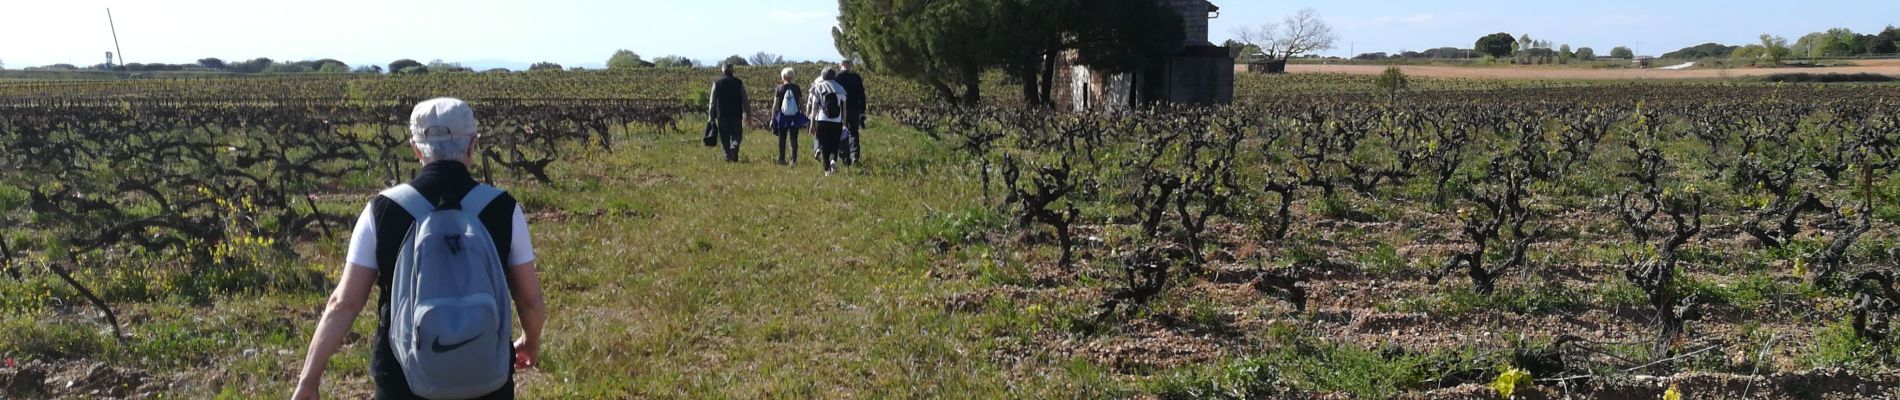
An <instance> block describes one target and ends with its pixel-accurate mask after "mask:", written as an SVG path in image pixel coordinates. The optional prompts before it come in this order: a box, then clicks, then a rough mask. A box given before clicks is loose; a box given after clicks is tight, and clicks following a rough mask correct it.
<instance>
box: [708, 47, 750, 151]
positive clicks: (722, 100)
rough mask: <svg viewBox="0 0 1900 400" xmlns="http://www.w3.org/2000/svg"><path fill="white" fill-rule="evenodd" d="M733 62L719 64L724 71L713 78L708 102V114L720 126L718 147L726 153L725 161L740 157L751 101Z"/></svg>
mask: <svg viewBox="0 0 1900 400" xmlns="http://www.w3.org/2000/svg"><path fill="white" fill-rule="evenodd" d="M732 68H733V67H732V64H726V65H723V66H721V67H720V69H721V72H724V73H725V76H722V77H720V78H719V80H717V81H713V87H712V101H711V102H710V103H711V104H707V105H706V114H707V117H708V118H711V119H712V120H713V123H714V124H715V125H717V127H718V129H719V148H720V149H722V150H724V151H725V153H726V161H729V162H731V161H739V142H740V141H741V140H744V139H745V116H746V113H747V111H750V110H748V108H750V107H751V101H749V100H748V99H746V94H745V81H741V80H739V78H737V77H734V76H732Z"/></svg>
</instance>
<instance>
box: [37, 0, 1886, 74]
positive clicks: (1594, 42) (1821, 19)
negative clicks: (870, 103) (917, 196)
mask: <svg viewBox="0 0 1900 400" xmlns="http://www.w3.org/2000/svg"><path fill="white" fill-rule="evenodd" d="M1215 2H1216V4H1219V5H1220V6H1221V7H1222V8H1223V11H1222V13H1221V16H1220V18H1219V19H1216V20H1214V21H1213V26H1212V27H1211V31H1212V36H1213V38H1212V39H1213V41H1214V42H1216V43H1218V42H1220V41H1221V40H1223V39H1226V38H1227V37H1230V36H1231V34H1232V32H1233V29H1234V28H1235V27H1237V26H1242V25H1259V24H1261V23H1264V22H1268V21H1273V20H1277V19H1279V18H1280V17H1281V16H1283V15H1285V14H1287V13H1290V12H1293V11H1295V10H1298V9H1299V8H1303V7H1312V8H1314V9H1316V10H1318V11H1319V12H1320V14H1321V15H1322V16H1324V17H1325V18H1326V19H1327V20H1328V21H1329V22H1331V23H1332V24H1333V25H1334V27H1335V28H1336V29H1337V31H1338V32H1339V33H1340V36H1341V40H1340V43H1339V48H1338V49H1335V50H1332V51H1329V52H1326V54H1328V55H1342V56H1343V55H1348V52H1349V51H1352V50H1356V51H1357V52H1361V53H1365V52H1373V51H1385V52H1394V51H1400V50H1422V49H1428V48H1434V47H1442V46H1457V47H1469V46H1471V44H1472V42H1474V41H1475V40H1476V39H1477V38H1478V37H1479V36H1482V35H1484V34H1488V33H1494V32H1510V33H1512V34H1514V35H1516V34H1524V33H1529V34H1531V36H1532V37H1533V38H1537V39H1547V40H1552V41H1555V42H1557V43H1568V44H1571V45H1572V46H1574V47H1583V46H1590V47H1595V48H1597V49H1598V53H1599V54H1602V53H1606V52H1607V51H1608V49H1609V48H1610V47H1614V46H1618V45H1628V46H1633V47H1635V46H1639V42H1640V50H1641V52H1643V53H1645V54H1652V55H1653V54H1660V53H1663V52H1667V51H1671V50H1675V49H1677V48H1681V47H1685V46H1690V45H1695V44H1699V43H1703V42H1710V41H1714V42H1721V43H1727V44H1739V43H1745V42H1752V41H1754V40H1755V37H1756V36H1757V35H1759V34H1761V33H1764V32H1765V33H1773V34H1777V35H1781V36H1786V37H1788V38H1789V40H1791V41H1792V40H1793V39H1795V38H1797V37H1799V36H1801V35H1802V34H1805V33H1808V32H1814V31H1819V30H1825V29H1827V28H1830V27H1836V26H1842V27H1847V28H1850V29H1853V30H1855V31H1857V32H1868V31H1878V30H1879V29H1880V28H1882V27H1885V26H1887V25H1890V24H1891V25H1900V1H1826V0H1821V1H1805V2H1798V3H1787V4H1764V3H1760V2H1746V1H1732V0H1731V1H1702V0H1687V1H1682V0H1679V1H1654V0H1652V1H1570V2H1537V1H1514V2H1505V1H1475V0H1452V1H1327V2H1319V1H1306V2H1293V1H1278V0H1215ZM107 7H110V8H112V13H113V16H114V17H115V19H116V20H117V23H118V29H119V41H120V45H121V46H122V48H123V49H124V53H125V55H127V56H130V58H128V59H127V61H130V62H165V63H188V62H192V61H195V60H197V59H199V58H203V57H218V58H223V59H225V60H241V59H249V58H253V57H260V56H261V57H270V58H273V59H278V60H303V59H314V58H326V57H327V58H336V59H340V60H343V61H345V62H349V63H352V64H359V65H360V64H387V63H388V62H390V61H393V60H396V59H398V58H414V59H418V60H422V61H424V62H427V61H429V60H431V59H443V60H447V61H476V60H509V61H516V62H535V61H554V62H558V63H562V64H566V65H585V64H600V63H603V62H604V61H605V60H606V58H607V56H608V55H610V54H612V53H613V51H614V50H615V49H621V48H626V49H632V50H634V51H636V52H639V53H640V54H641V55H642V56H645V57H647V58H649V59H651V58H654V57H659V56H663V55H670V54H677V55H683V56H687V57H692V58H696V59H700V60H702V61H704V60H709V59H718V58H723V57H725V56H727V55H732V54H741V55H749V54H752V53H754V52H758V51H768V52H772V53H778V54H783V55H786V56H787V57H789V58H792V59H836V58H837V57H838V55H837V54H836V51H835V50H834V49H833V48H832V46H831V40H830V34H829V29H830V27H831V26H832V25H833V24H834V23H835V20H836V15H837V2H836V1H835V0H615V1H608V0H540V1H522V0H462V1H451V0H436V1H427V2H418V1H402V0H322V1H310V0H303V1H279V0H167V1H153V0H140V1H124V0H120V1H112V0H59V1H44V0H0V60H4V62H5V63H6V66H7V67H8V68H20V67H24V66H33V65H44V64H52V63H73V64H80V65H87V64H95V63H99V62H101V61H103V60H104V53H105V52H106V51H110V50H112V36H111V33H110V32H109V31H108V29H107V25H106V16H105V9H106V8H107Z"/></svg>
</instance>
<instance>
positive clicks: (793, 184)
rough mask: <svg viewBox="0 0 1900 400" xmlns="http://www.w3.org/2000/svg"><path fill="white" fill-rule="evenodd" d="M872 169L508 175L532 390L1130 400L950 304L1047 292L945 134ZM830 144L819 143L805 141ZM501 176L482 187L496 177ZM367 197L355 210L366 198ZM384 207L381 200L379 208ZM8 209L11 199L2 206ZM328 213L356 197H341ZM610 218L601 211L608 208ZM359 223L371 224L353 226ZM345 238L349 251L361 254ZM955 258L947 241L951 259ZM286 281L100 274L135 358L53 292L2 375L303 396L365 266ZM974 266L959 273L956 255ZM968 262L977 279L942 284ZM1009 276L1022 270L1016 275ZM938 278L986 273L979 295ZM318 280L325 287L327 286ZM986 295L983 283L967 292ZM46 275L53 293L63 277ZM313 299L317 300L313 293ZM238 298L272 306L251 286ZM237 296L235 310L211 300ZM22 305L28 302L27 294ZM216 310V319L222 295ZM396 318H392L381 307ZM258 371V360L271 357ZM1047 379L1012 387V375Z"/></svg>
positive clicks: (1094, 369)
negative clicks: (323, 338)
mask: <svg viewBox="0 0 1900 400" xmlns="http://www.w3.org/2000/svg"><path fill="white" fill-rule="evenodd" d="M870 131H871V132H875V136H873V137H872V138H871V142H870V143H869V145H870V146H869V147H868V148H867V149H866V150H867V151H866V153H867V157H869V158H870V164H869V165H867V166H865V167H862V168H844V169H842V171H841V172H840V173H839V174H837V175H835V176H831V177H825V176H822V174H821V172H820V170H819V168H818V166H817V165H816V163H815V162H812V161H811V160H809V159H806V160H800V161H801V164H800V165H798V166H796V167H784V166H779V165H776V164H775V163H773V162H771V160H772V159H774V158H776V149H775V144H776V143H775V141H774V138H773V137H772V136H771V135H770V134H767V133H763V132H752V134H751V135H750V136H749V137H748V139H750V141H749V142H748V143H747V145H746V147H745V148H744V159H745V160H746V161H745V162H742V163H737V164H729V163H725V162H722V161H720V160H719V159H718V157H717V155H716V154H714V151H713V150H711V149H707V148H704V147H700V146H699V144H698V143H697V142H698V140H697V137H696V136H693V135H691V134H690V133H685V132H651V131H645V132H635V133H633V134H631V135H628V136H627V137H622V138H619V139H618V141H619V142H620V143H621V145H620V146H618V147H617V148H616V150H615V151H614V152H612V153H608V152H604V151H576V152H574V153H570V154H578V155H577V156H574V157H573V158H571V159H564V160H563V161H561V162H560V163H558V164H557V165H556V166H555V168H556V169H555V170H554V176H556V177H558V178H559V179H560V180H561V181H560V182H557V183H556V184H554V185H549V186H541V185H534V184H530V183H524V182H517V181H515V180H514V179H513V178H511V177H507V176H505V175H504V174H498V175H497V176H496V177H497V178H498V179H501V182H498V183H499V184H500V185H501V186H503V187H504V188H506V189H509V190H510V191H511V192H513V193H514V194H515V195H516V196H517V197H518V198H519V199H521V201H522V202H523V204H525V207H526V208H527V210H528V212H529V213H543V212H562V213H563V214H565V217H564V218H557V219H547V220H537V221H535V222H533V223H532V225H531V228H530V229H531V230H532V232H533V234H534V240H535V243H536V249H537V262H538V264H539V266H540V268H541V278H542V282H543V285H544V288H545V290H546V292H547V296H548V297H547V300H548V303H549V307H550V309H551V316H550V321H549V323H548V328H547V333H546V344H544V347H543V349H544V350H543V352H544V353H543V356H544V367H543V368H542V370H540V371H538V372H531V373H526V374H523V375H522V376H520V377H519V381H520V382H521V385H520V388H519V390H520V392H521V393H522V394H523V395H525V396H526V397H530V398H596V397H609V398H613V397H661V398H788V397H789V398H841V397H844V398H913V397H940V396H954V397H978V398H1064V397H1099V396H1102V395H1106V394H1110V393H1123V392H1124V391H1125V390H1126V389H1125V388H1124V387H1123V385H1122V384H1120V383H1117V382H1116V381H1115V380H1113V379H1111V378H1110V373H1109V372H1108V371H1105V370H1103V369H1102V368H1100V367H1098V366H1095V365H1093V364H1090V363H1088V362H1083V361H1077V360H1069V359H1062V358H1055V357H1037V358H1031V359H1027V360H1022V361H1013V362H1012V363H1011V364H1003V363H1001V362H999V361H997V360H996V357H994V354H995V353H996V352H997V351H999V350H998V349H999V348H1000V347H999V346H1005V345H1009V346H1020V345H1022V344H1024V343H1028V341H1029V340H1031V339H1032V338H1034V337H1035V336H1036V333H1037V332H1043V331H1045V330H1059V331H1074V332H1093V331H1099V330H1100V329H1101V328H1100V327H1096V326H1093V325H1090V324H1091V323H1090V322H1088V321H1087V318H1085V316H1086V315H1087V312H1088V311H1089V309H1088V308H1087V307H1086V306H1084V305H1073V306H1070V305H1062V306H1053V305H1052V306H1049V307H1040V306H1032V307H1027V308H1023V307H1017V306H1016V305H1013V304H1008V302H1007V301H1006V300H1003V299H993V300H992V302H995V301H1003V302H1004V303H1003V304H995V305H986V306H984V307H980V308H978V309H977V310H974V311H971V310H963V311H951V310H947V309H946V308H945V307H943V306H942V305H941V304H942V303H943V299H944V298H946V297H948V296H950V295H952V294H955V293H962V292H969V291H971V290H973V289H975V288H980V287H990V286H995V285H1000V284H1010V283H1017V282H1022V281H1026V280H1027V279H1028V272H1027V271H1023V270H1019V269H1020V267H1019V265H1020V264H1021V263H1009V264H1010V265H1007V266H1000V267H999V266H997V264H996V263H994V262H984V261H981V260H983V258H982V257H981V255H982V254H989V253H990V252H992V250H990V249H989V248H988V245H986V244H982V243H980V242H978V241H971V240H969V239H972V238H978V237H980V233H983V232H988V231H991V230H993V229H994V228H995V227H996V226H998V225H1000V224H1001V223H1003V222H1004V221H1003V218H1002V216H1001V214H998V213H997V211H996V210H994V209H993V208H991V207H985V206H983V205H982V204H981V203H980V201H981V200H980V197H981V194H980V188H978V187H977V185H976V184H975V178H974V177H973V176H969V175H970V174H971V172H970V171H969V169H967V168H963V167H962V163H959V162H955V161H954V160H953V159H949V158H948V157H954V155H953V154H952V151H951V150H949V149H947V148H944V147H943V145H942V144H939V143H936V142H932V141H929V140H928V139H926V138H924V137H923V136H922V135H921V134H918V133H915V132H911V131H908V130H901V129H899V128H896V127H894V126H890V125H888V124H885V123H883V122H882V121H874V123H873V126H872V127H871V130H870ZM801 145H808V144H801ZM478 175H479V172H478ZM352 190H354V189H352ZM367 190H368V189H365V191H367ZM0 194H3V193H0ZM339 197H344V198H345V199H338V200H335V202H336V203H335V204H325V207H326V208H339V209H350V208H353V207H360V205H351V204H343V203H346V202H350V201H355V200H356V198H355V196H339ZM596 210H598V211H596ZM350 212H353V210H352V211H350ZM339 236H340V233H339ZM938 243H941V245H939V244H938ZM294 247H295V248H296V249H297V254H296V255H293V256H290V257H285V258H287V259H277V258H272V257H265V258H262V259H264V260H268V261H269V262H268V263H267V264H268V266H267V267H263V268H260V269H262V270H265V271H263V272H252V271H244V272H245V273H246V274H249V275H245V276H224V275H229V274H224V273H221V274H220V276H219V277H215V278H216V279H211V280H204V279H198V281H205V282H204V283H203V284H202V285H197V286H205V287H194V285H187V283H189V282H190V281H192V280H191V279H185V278H190V276H188V275H185V274H183V273H182V272H181V271H177V270H149V271H143V272H140V271H142V270H140V269H136V268H109V269H100V271H110V272H98V273H94V272H90V271H88V272H86V273H84V274H80V275H79V276H80V278H81V280H82V282H85V283H87V284H88V285H91V286H93V289H94V290H96V291H99V292H101V293H103V294H102V295H104V296H107V297H108V298H109V301H112V302H113V303H114V305H115V307H116V308H117V309H118V310H119V312H120V314H121V319H122V320H126V321H127V323H126V324H125V326H126V329H127V335H128V340H127V341H126V342H124V343H123V344H121V343H119V342H116V341H114V340H113V339H112V338H111V336H110V333H109V331H106V330H105V329H104V328H103V325H102V324H101V323H100V322H101V321H99V320H97V319H94V318H91V317H92V316H93V314H91V313H80V314H77V315H83V316H84V317H80V316H77V315H66V316H59V317H55V316H52V315H50V314H45V313H44V312H43V311H40V310H43V309H44V308H45V307H46V306H47V304H48V302H49V301H52V300H49V299H60V300H61V301H67V302H70V301H72V299H76V298H77V297H76V296H75V295H73V294H72V293H70V291H69V290H68V289H66V288H65V287H64V286H63V285H62V284H60V283H59V282H57V281H52V280H50V279H51V278H50V277H45V274H39V275H40V277H35V278H33V279H31V280H29V282H28V284H21V285H12V284H9V285H4V286H0V292H4V293H6V294H8V295H9V296H8V297H9V298H8V300H6V301H5V302H4V304H5V305H6V307H5V308H4V310H0V315H5V316H6V318H4V320H3V321H0V325H4V326H5V327H6V328H7V329H6V330H5V331H6V332H8V336H11V337H14V338H17V339H9V340H6V341H0V355H5V356H9V357H17V358H23V359H48V360H55V361H57V360H62V359H75V358H83V359H89V360H99V361H106V362H108V363H112V364H114V365H118V366H126V367H134V368H146V369H154V370H156V369H164V370H167V371H171V370H177V371H184V373H185V376H186V377H187V378H186V381H187V383H189V384H186V385H181V386H179V387H177V388H174V389H172V390H171V391H172V393H170V394H172V395H178V396H182V397H214V396H233V397H282V396H284V395H287V394H288V393H287V391H288V390H289V389H291V387H292V381H293V380H294V379H295V376H296V371H297V370H298V367H299V364H300V363H301V360H302V357H303V349H304V346H306V345H307V343H308V341H309V336H308V335H309V333H310V330H311V329H312V328H313V327H314V326H315V324H316V318H317V317H318V313H319V312H320V311H321V308H322V304H323V299H324V296H325V295H326V294H327V293H326V291H327V290H328V289H329V287H330V285H331V283H327V282H333V281H334V280H335V279H336V278H337V276H338V274H339V271H338V270H337V267H336V266H338V265H341V258H342V255H343V254H342V253H343V251H344V249H343V246H342V238H330V239H325V240H319V241H316V242H306V243H299V244H297V245H296V246H294ZM943 247H947V248H949V249H951V250H952V251H951V252H949V253H943V254H939V253H937V251H939V250H940V249H941V248H943ZM946 257H950V258H955V259H967V260H970V261H969V262H963V263H949V264H947V265H948V266H944V265H940V264H943V263H941V262H940V259H943V258H946ZM994 257H1002V255H1000V254H997V255H995V256H994ZM932 268H977V269H978V273H977V274H971V275H970V276H971V277H970V278H952V279H945V278H938V277H933V274H932V273H931V270H932ZM300 271H309V273H311V274H315V275H317V276H315V277H307V276H304V274H305V272H300ZM955 276H963V275H955ZM42 278H45V279H42ZM311 280H314V281H317V282H316V283H314V284H310V283H309V282H310V281H311ZM234 284H242V285H252V286H254V288H252V289H233V288H231V287H228V286H230V285H234ZM206 292H212V293H221V294H217V295H212V296H199V295H198V294H202V293H206ZM13 295H19V297H14V296H13ZM204 297H209V298H204ZM374 302H375V300H372V309H373V307H374V306H373V304H374ZM375 324H376V321H375V316H374V313H373V312H371V311H366V312H365V313H364V314H363V315H361V316H359V318H358V320H357V323H356V326H355V328H354V332H355V335H354V337H353V338H352V339H350V340H349V341H348V342H347V343H346V345H345V347H344V348H343V350H342V351H341V352H340V353H339V354H338V355H337V356H336V357H335V358H334V359H332V361H331V363H330V367H329V371H330V372H329V374H327V375H326V378H325V379H326V385H325V390H326V392H328V393H331V394H334V395H338V396H341V397H357V396H362V395H366V394H367V393H368V390H369V378H368V374H367V368H368V359H369V354H368V353H369V350H370V346H369V345H370V338H369V336H370V335H372V331H373V328H374V326H375ZM248 350H254V351H248ZM1019 368H1027V369H1028V370H1031V371H1039V372H1036V373H1034V374H1028V375H1027V376H1022V377H1016V378H1007V379H1006V378H1004V376H1006V374H1009V373H1010V372H1009V371H1012V370H1016V369H1019Z"/></svg>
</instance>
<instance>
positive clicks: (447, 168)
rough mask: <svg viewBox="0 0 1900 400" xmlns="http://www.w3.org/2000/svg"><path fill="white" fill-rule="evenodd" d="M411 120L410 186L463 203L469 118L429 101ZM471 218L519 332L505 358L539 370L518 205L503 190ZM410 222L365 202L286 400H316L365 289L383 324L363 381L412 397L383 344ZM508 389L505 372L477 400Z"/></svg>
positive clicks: (543, 316) (436, 199)
mask: <svg viewBox="0 0 1900 400" xmlns="http://www.w3.org/2000/svg"><path fill="white" fill-rule="evenodd" d="M410 120H411V126H410V134H411V140H410V141H411V143H412V146H413V147H414V148H415V150H416V155H417V157H418V158H420V159H421V160H422V162H423V163H424V165H423V167H422V170H421V171H420V172H419V173H417V174H416V177H415V179H414V180H411V181H409V185H410V186H412V187H414V188H415V189H416V191H418V192H420V193H421V194H422V195H423V197H424V198H426V199H428V200H429V201H430V202H431V203H435V204H458V203H460V202H461V199H462V197H463V196H465V195H467V194H468V193H469V192H470V191H471V190H473V189H474V188H475V187H476V185H477V184H478V183H477V182H476V181H475V178H474V177H473V176H472V175H470V174H469V171H468V165H470V164H471V163H470V161H471V160H472V159H473V158H474V153H475V151H474V149H475V145H474V143H475V140H476V138H477V134H476V130H475V114H474V112H473V111H471V110H470V109H469V108H468V106H467V105H466V104H464V103H462V101H461V100H455V99H433V100H429V101H425V102H423V103H422V104H418V105H417V106H416V110H415V112H414V113H413V114H411V117H410ZM475 213H476V218H477V219H479V220H480V221H481V222H482V225H483V226H484V227H485V228H486V229H487V230H488V234H489V235H490V236H489V237H491V238H494V240H495V252H496V254H497V255H498V256H499V257H500V259H501V261H502V262H503V264H502V265H507V267H506V271H503V272H504V274H503V276H504V277H505V278H506V279H507V283H508V289H509V293H510V295H511V297H512V299H513V301H514V308H515V312H516V314H517V315H518V318H517V319H516V320H517V321H520V323H521V331H522V333H523V335H522V336H521V338H520V339H519V340H516V341H515V342H514V346H513V356H512V357H511V358H513V360H514V369H525V368H534V367H537V366H539V365H540V352H541V350H540V346H541V330H542V326H543V325H544V324H545V323H546V321H547V305H546V304H545V303H543V299H542V296H541V283H540V277H539V275H538V273H537V272H536V271H535V263H534V248H533V245H532V244H531V243H530V239H529V235H528V225H527V219H526V218H525V217H524V215H523V213H522V211H521V207H520V205H519V203H517V202H516V200H515V199H514V197H513V196H510V195H508V194H507V193H505V192H504V193H503V194H501V195H500V196H498V197H496V198H495V199H494V200H493V201H491V202H489V203H488V206H487V208H484V209H482V210H478V211H475ZM413 223H415V217H413V216H411V215H410V214H409V213H408V212H407V211H404V210H403V208H402V206H401V205H399V204H397V203H396V202H395V201H394V200H391V199H390V198H388V197H385V196H382V195H380V194H379V195H376V196H372V197H371V198H370V201H369V205H368V206H367V207H366V208H365V209H364V210H363V214H362V216H361V217H359V218H358V219H357V222H356V227H355V230H354V232H353V233H351V237H350V248H349V253H348V255H347V256H346V257H345V260H346V265H344V266H343V278H342V280H341V282H339V283H338V284H337V288H336V290H335V291H334V292H332V293H331V294H330V299H329V302H328V305H327V306H326V307H325V309H324V312H323V318H322V320H321V321H319V322H318V323H317V329H316V333H315V335H313V336H312V337H311V339H310V349H309V354H308V356H307V358H306V359H305V361H304V366H303V372H302V374H301V376H300V378H299V379H298V382H297V389H296V392H295V394H293V395H292V397H293V398H296V399H315V398H317V397H318V396H317V390H318V389H319V388H320V387H321V384H322V382H323V370H324V368H325V366H326V365H327V364H328V363H329V359H330V356H331V355H333V354H335V352H336V350H337V348H338V347H339V346H341V345H342V344H343V340H344V336H345V335H346V334H348V332H349V329H350V325H351V324H352V323H353V321H354V320H355V318H356V315H357V314H358V313H360V312H361V311H362V309H363V306H364V304H365V302H367V300H368V297H369V292H370V290H371V289H372V288H374V289H376V290H377V292H378V293H380V296H381V297H380V299H382V300H381V301H380V302H379V303H380V304H379V305H378V306H377V316H379V317H380V318H379V321H384V322H383V323H378V324H377V327H376V336H375V338H374V339H372V340H373V341H374V343H375V344H374V346H375V347H374V349H373V350H372V351H371V359H370V378H371V379H372V380H374V382H375V398H377V399H411V398H417V396H416V395H415V394H414V393H411V392H410V388H409V382H408V380H407V378H406V377H405V376H404V374H403V369H402V365H401V364H400V363H399V362H398V361H397V358H396V354H395V349H394V348H393V347H392V346H391V344H390V338H389V336H390V332H389V331H390V326H389V325H388V324H387V321H390V320H391V319H390V315H389V313H390V301H391V297H390V288H391V286H392V282H393V281H394V279H395V276H394V275H395V272H394V271H395V270H396V264H397V258H398V255H399V254H400V253H401V249H402V247H403V245H404V243H405V240H404V239H405V236H406V235H407V234H408V232H409V228H410V225H412V224H413ZM514 388H515V384H514V379H513V377H512V373H511V376H510V378H509V380H508V382H507V383H506V384H505V385H503V386H502V388H501V389H498V390H496V391H494V392H491V393H489V394H487V395H483V396H481V397H478V398H480V399H512V398H514V397H515V390H514Z"/></svg>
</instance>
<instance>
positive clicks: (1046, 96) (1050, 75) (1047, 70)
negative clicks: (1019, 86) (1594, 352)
mask: <svg viewBox="0 0 1900 400" xmlns="http://www.w3.org/2000/svg"><path fill="white" fill-rule="evenodd" d="M1056 56H1057V51H1056V50H1055V49H1053V48H1052V49H1049V51H1048V52H1047V53H1046V54H1044V55H1043V57H1042V98H1041V99H1039V100H1041V101H1042V104H1043V105H1046V106H1051V107H1053V106H1055V104H1056V102H1055V99H1054V98H1053V96H1054V94H1053V93H1054V90H1055V84H1056Z"/></svg>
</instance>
